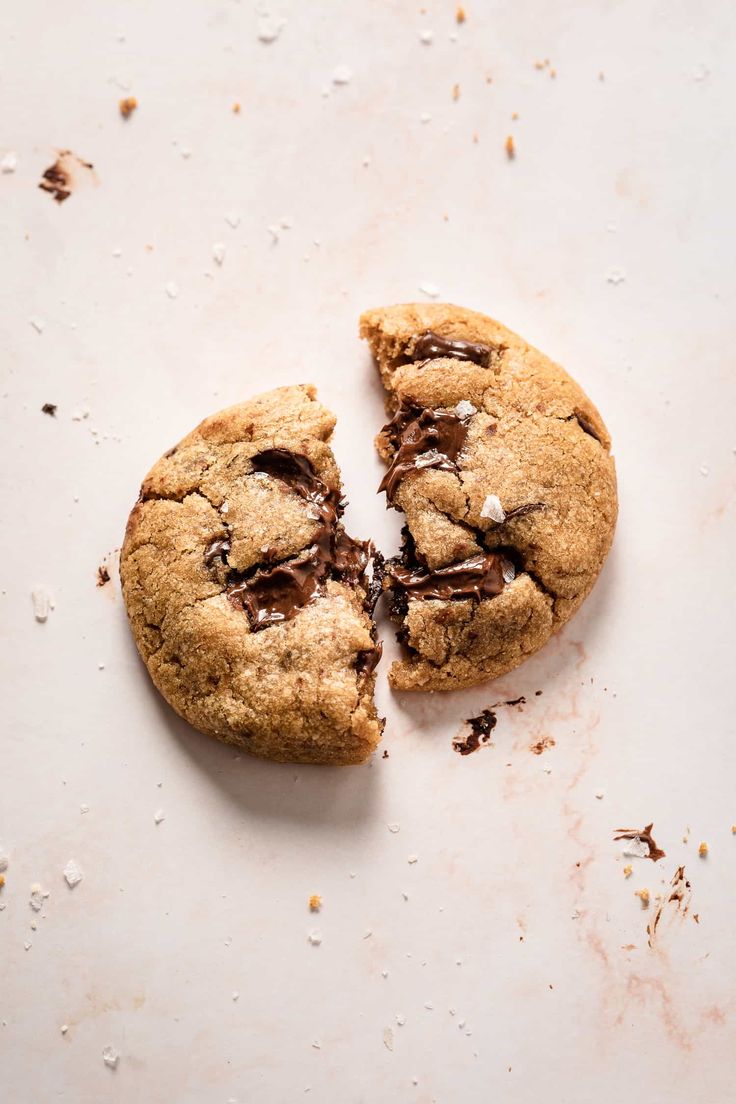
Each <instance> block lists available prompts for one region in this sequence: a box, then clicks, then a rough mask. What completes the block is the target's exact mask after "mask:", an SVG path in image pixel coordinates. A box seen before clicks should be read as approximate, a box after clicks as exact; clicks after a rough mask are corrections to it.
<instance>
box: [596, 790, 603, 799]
mask: <svg viewBox="0 0 736 1104" xmlns="http://www.w3.org/2000/svg"><path fill="white" fill-rule="evenodd" d="M595 796H596V797H597V798H598V800H599V801H602V800H603V796H604V794H603V790H596V791H595Z"/></svg>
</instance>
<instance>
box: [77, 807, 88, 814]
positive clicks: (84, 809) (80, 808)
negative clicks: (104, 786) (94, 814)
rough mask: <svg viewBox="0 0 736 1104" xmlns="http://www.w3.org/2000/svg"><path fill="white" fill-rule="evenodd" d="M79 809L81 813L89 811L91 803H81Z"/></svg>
mask: <svg viewBox="0 0 736 1104" xmlns="http://www.w3.org/2000/svg"><path fill="white" fill-rule="evenodd" d="M79 811H80V813H88V812H89V805H80V806H79Z"/></svg>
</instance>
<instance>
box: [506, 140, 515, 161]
mask: <svg viewBox="0 0 736 1104" xmlns="http://www.w3.org/2000/svg"><path fill="white" fill-rule="evenodd" d="M503 148H504V149H505V150H506V156H507V157H508V159H509V161H513V160H514V158H515V157H516V144H515V143H514V136H513V134H509V135H508V137H507V138H506V141H505V142H504V147H503Z"/></svg>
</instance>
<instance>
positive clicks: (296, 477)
mask: <svg viewBox="0 0 736 1104" xmlns="http://www.w3.org/2000/svg"><path fill="white" fill-rule="evenodd" d="M251 463H252V466H253V469H254V470H255V471H258V472H263V473H264V474H267V475H270V476H271V477H272V478H274V479H279V480H281V481H282V482H284V483H286V485H287V486H288V487H289V488H290V489H291V490H292V491H294V492H295V493H296V494H298V495H299V496H300V497H301V498H303V499H304V500H305V501H307V502H309V503H310V504H311V505H312V506H313V508H314V515H315V516H314V520H315V521H316V522H317V523H318V526H317V533H316V536H315V538H314V542H313V543H312V545H311V546H310V547H309V548H307V549H305V550H304V551H303V552H301V553H300V554H299V555H298V556H295V557H292V558H290V559H288V560H284V561H283V562H281V563H277V564H275V565H274V566H272V567H264V566H261V565H258V566H256V567H255V568H254V569H250V570H249V571H247V572H245V573H237V572H234V571H231V573H230V577H229V580H228V585H227V587H226V590H225V593H226V595H227V598H228V600H229V601H230V603H231V604H232V605H233V606H235V608H236V609H241V610H243V612H244V613H245V614H246V615H247V617H248V620H249V622H250V627H251V631H252V632H257V631H258V630H260V629H265V628H268V627H269V626H270V625H276V624H280V623H282V622H284V621H289V620H291V619H292V618H293V617H296V615H297V614H298V613H299V611H300V610H302V609H303V608H304V607H305V606H307V605H309V604H310V603H312V602H314V601H315V600H316V599H317V598H319V597H321V596H322V595H323V594H324V591H325V585H326V583H327V580H328V579H329V578H332V579H336V580H338V581H340V582H343V583H346V584H348V585H350V586H363V585H364V581H365V575H366V572H367V570H368V567H369V565H370V564H371V562H372V561H373V558H374V556H375V549H374V547H373V545H372V543H371V542H370V541H358V540H354V539H353V538H352V537H349V536H348V535H347V533H346V532H345V530H344V529H343V527H342V525H340V524H339V517H340V514H341V513H342V509H343V504H342V502H341V500H340V494H339V492H338V491H336V490H334V489H333V488H331V487H328V486H327V484H326V483H325V482H324V481H323V480H322V479H321V478H320V477H319V476H318V475H317V473H316V472H315V470H314V468H313V466H312V464H311V462H310V461H309V460H308V459H307V457H306V456H301V455H298V454H296V453H292V452H289V451H288V450H287V449H280V448H273V449H265V450H264V451H263V452H261V453H258V454H257V455H256V456H254V457H252V458H251ZM269 551H270V550H269ZM220 554H221V553H220ZM266 558H267V559H268V558H269V557H268V552H267V553H266ZM367 600H368V599H367V598H366V601H367ZM376 662H377V660H376Z"/></svg>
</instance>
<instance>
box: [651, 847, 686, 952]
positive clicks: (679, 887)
mask: <svg viewBox="0 0 736 1104" xmlns="http://www.w3.org/2000/svg"><path fill="white" fill-rule="evenodd" d="M643 838H644V837H643V836H640V839H643ZM670 885H671V886H672V892H671V893H670V894H669V896H668V897H666V898H665V899H664V900H663V901H662V902H661V903H660V904H659V906H658V907H657V911H656V912H655V914H654V918H653V919H652V920H650V922H649V923H648V924H647V942H648V944H649V946H650V947H653V946H654V943H655V941H656V936H657V927H658V925H659V922H660V920H661V919H662V914H663V913H664V910H665V908H666V907H667V906H668V905H671V904H673V905H674V906H675V912H678V913H681V914H682V916H683V917H685V916H687V914H688V912H689V911H690V889H691V886H690V882H689V881H688V880H687V878H686V877H685V867H684V866H678V867H677V869H676V870H675V873H674V876H673V878H672V881H671V882H670ZM693 919H694V920H695V922H696V923H698V924H699V923H700V917H699V915H698V913H695V914H694V916H693Z"/></svg>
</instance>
